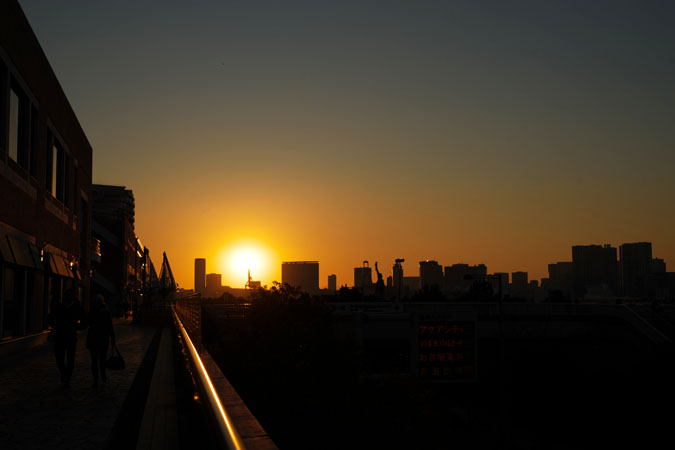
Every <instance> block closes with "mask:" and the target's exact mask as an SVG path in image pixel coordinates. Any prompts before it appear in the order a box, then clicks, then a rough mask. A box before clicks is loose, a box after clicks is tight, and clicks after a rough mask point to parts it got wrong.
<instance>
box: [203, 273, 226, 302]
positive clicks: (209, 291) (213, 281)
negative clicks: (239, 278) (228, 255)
mask: <svg viewBox="0 0 675 450" xmlns="http://www.w3.org/2000/svg"><path fill="white" fill-rule="evenodd" d="M222 284H223V276H222V274H219V273H209V274H207V275H206V287H205V288H204V296H205V297H208V298H213V297H217V296H218V295H219V294H220V293H221V292H220V291H221V289H222Z"/></svg>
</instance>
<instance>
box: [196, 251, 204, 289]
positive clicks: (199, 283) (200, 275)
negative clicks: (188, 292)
mask: <svg viewBox="0 0 675 450" xmlns="http://www.w3.org/2000/svg"><path fill="white" fill-rule="evenodd" d="M204 287H206V259H205V258H195V293H199V294H202V293H203V292H204Z"/></svg>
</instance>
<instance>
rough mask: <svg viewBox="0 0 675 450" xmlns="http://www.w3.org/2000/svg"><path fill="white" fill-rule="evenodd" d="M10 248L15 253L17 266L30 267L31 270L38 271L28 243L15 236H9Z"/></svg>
mask: <svg viewBox="0 0 675 450" xmlns="http://www.w3.org/2000/svg"><path fill="white" fill-rule="evenodd" d="M8 240H9V246H10V247H11V249H12V253H14V259H15V260H16V264H17V265H19V266H24V267H30V268H31V269H36V268H39V267H35V263H34V262H33V257H32V256H31V254H30V249H29V248H28V243H27V242H24V241H21V240H19V239H17V238H15V237H14V236H9V239H8Z"/></svg>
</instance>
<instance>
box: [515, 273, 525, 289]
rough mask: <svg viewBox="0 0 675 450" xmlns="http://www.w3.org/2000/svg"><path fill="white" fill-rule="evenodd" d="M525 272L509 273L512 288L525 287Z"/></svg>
mask: <svg viewBox="0 0 675 450" xmlns="http://www.w3.org/2000/svg"><path fill="white" fill-rule="evenodd" d="M527 278H528V277H527V272H513V273H511V287H513V288H514V289H520V288H525V287H527V285H528V281H527Z"/></svg>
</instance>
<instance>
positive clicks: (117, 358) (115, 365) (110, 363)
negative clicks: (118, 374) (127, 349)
mask: <svg viewBox="0 0 675 450" xmlns="http://www.w3.org/2000/svg"><path fill="white" fill-rule="evenodd" d="M110 347H111V348H112V354H111V355H110V356H109V357H108V359H107V360H106V362H105V366H106V368H108V369H110V370H123V369H124V358H123V357H122V354H121V353H120V349H118V348H117V344H115V343H114V342H113V343H112V344H111V346H110Z"/></svg>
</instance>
